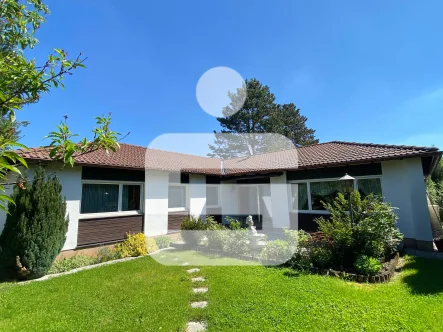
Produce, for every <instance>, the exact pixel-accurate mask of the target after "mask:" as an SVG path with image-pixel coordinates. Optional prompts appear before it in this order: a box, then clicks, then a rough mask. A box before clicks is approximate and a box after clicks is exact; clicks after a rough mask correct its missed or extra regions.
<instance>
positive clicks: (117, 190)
mask: <svg viewBox="0 0 443 332" xmlns="http://www.w3.org/2000/svg"><path fill="white" fill-rule="evenodd" d="M140 210H141V185H140V184H119V183H115V184H114V183H83V188H82V201H81V207H80V213H105V212H120V211H140Z"/></svg>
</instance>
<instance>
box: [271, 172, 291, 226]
mask: <svg viewBox="0 0 443 332" xmlns="http://www.w3.org/2000/svg"><path fill="white" fill-rule="evenodd" d="M288 192H289V191H288V183H287V180H286V172H285V173H284V174H283V175H281V176H276V177H271V204H272V223H273V226H274V228H283V227H287V228H289V226H290V220H289V195H288Z"/></svg>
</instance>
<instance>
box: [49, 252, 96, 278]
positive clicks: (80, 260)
mask: <svg viewBox="0 0 443 332" xmlns="http://www.w3.org/2000/svg"><path fill="white" fill-rule="evenodd" d="M96 263H97V260H96V259H95V258H94V257H89V256H81V255H76V256H73V257H71V258H63V259H59V260H56V261H55V262H54V264H52V266H51V268H50V269H49V271H48V273H50V274H53V273H61V272H66V271H70V270H74V269H77V268H79V267H83V266H88V265H93V264H96Z"/></svg>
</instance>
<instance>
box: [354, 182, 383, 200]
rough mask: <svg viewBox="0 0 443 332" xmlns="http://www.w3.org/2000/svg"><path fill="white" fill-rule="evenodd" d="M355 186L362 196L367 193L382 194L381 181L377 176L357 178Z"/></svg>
mask: <svg viewBox="0 0 443 332" xmlns="http://www.w3.org/2000/svg"><path fill="white" fill-rule="evenodd" d="M357 187H358V191H359V192H360V195H361V197H362V198H363V197H366V196H368V195H369V194H374V195H376V196H382V192H381V181H380V179H379V178H372V179H358V180H357Z"/></svg>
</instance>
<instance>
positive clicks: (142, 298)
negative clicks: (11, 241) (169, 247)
mask: <svg viewBox="0 0 443 332" xmlns="http://www.w3.org/2000/svg"><path fill="white" fill-rule="evenodd" d="M160 255H161V256H163V258H162V259H163V260H164V261H166V262H169V263H176V262H177V263H180V262H183V261H193V262H194V263H195V262H196V261H197V260H198V261H199V262H200V263H202V264H205V263H208V262H212V258H213V257H212V256H211V257H208V256H205V255H202V254H196V253H194V252H189V251H188V252H168V253H161V254H160ZM174 258H178V260H174ZM221 262H224V263H225V264H228V263H232V262H233V260H232V259H229V258H225V259H222V260H221ZM191 267H193V266H192V265H191ZM187 268H188V267H182V266H165V265H161V264H159V263H157V262H156V261H155V260H153V259H152V258H150V257H146V258H141V259H138V260H134V261H130V262H126V263H120V264H116V265H112V266H107V267H102V268H98V269H95V270H90V271H85V272H80V273H78V274H74V275H69V276H65V277H60V278H56V279H52V280H49V281H44V282H39V283H34V284H30V285H22V286H18V285H6V286H3V287H2V286H0V331H14V330H17V331H18V330H20V331H23V330H27V331H38V330H54V331H55V330H57V331H74V330H113V331H115V330H122V331H123V330H124V331H158V330H161V331H177V330H183V329H184V326H185V325H186V321H187V320H188V319H189V318H194V319H205V320H206V321H207V322H208V325H209V330H210V331H302V330H315V331H318V330H321V331H323V330H331V331H332V330H335V331H339V330H352V331H363V330H367V331H400V330H402V331H403V330H407V331H423V330H428V331H442V330H443V261H437V260H426V259H415V258H408V259H407V260H406V265H405V267H404V269H403V271H402V272H401V274H399V275H398V276H397V277H396V279H395V280H393V281H392V282H390V283H388V284H380V285H369V284H365V285H360V284H356V283H350V282H345V281H342V280H339V279H334V278H330V277H323V276H312V275H299V274H297V273H294V272H293V271H291V270H287V269H278V268H265V267H261V266H201V267H200V268H201V272H200V273H199V275H202V276H204V277H206V278H207V281H205V282H204V283H203V284H202V285H204V286H208V287H209V292H208V293H207V294H199V295H194V294H192V292H191V282H190V278H189V276H188V275H187V273H186V269H187ZM195 299H206V300H209V305H208V307H207V308H206V309H189V302H190V301H192V300H195Z"/></svg>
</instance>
